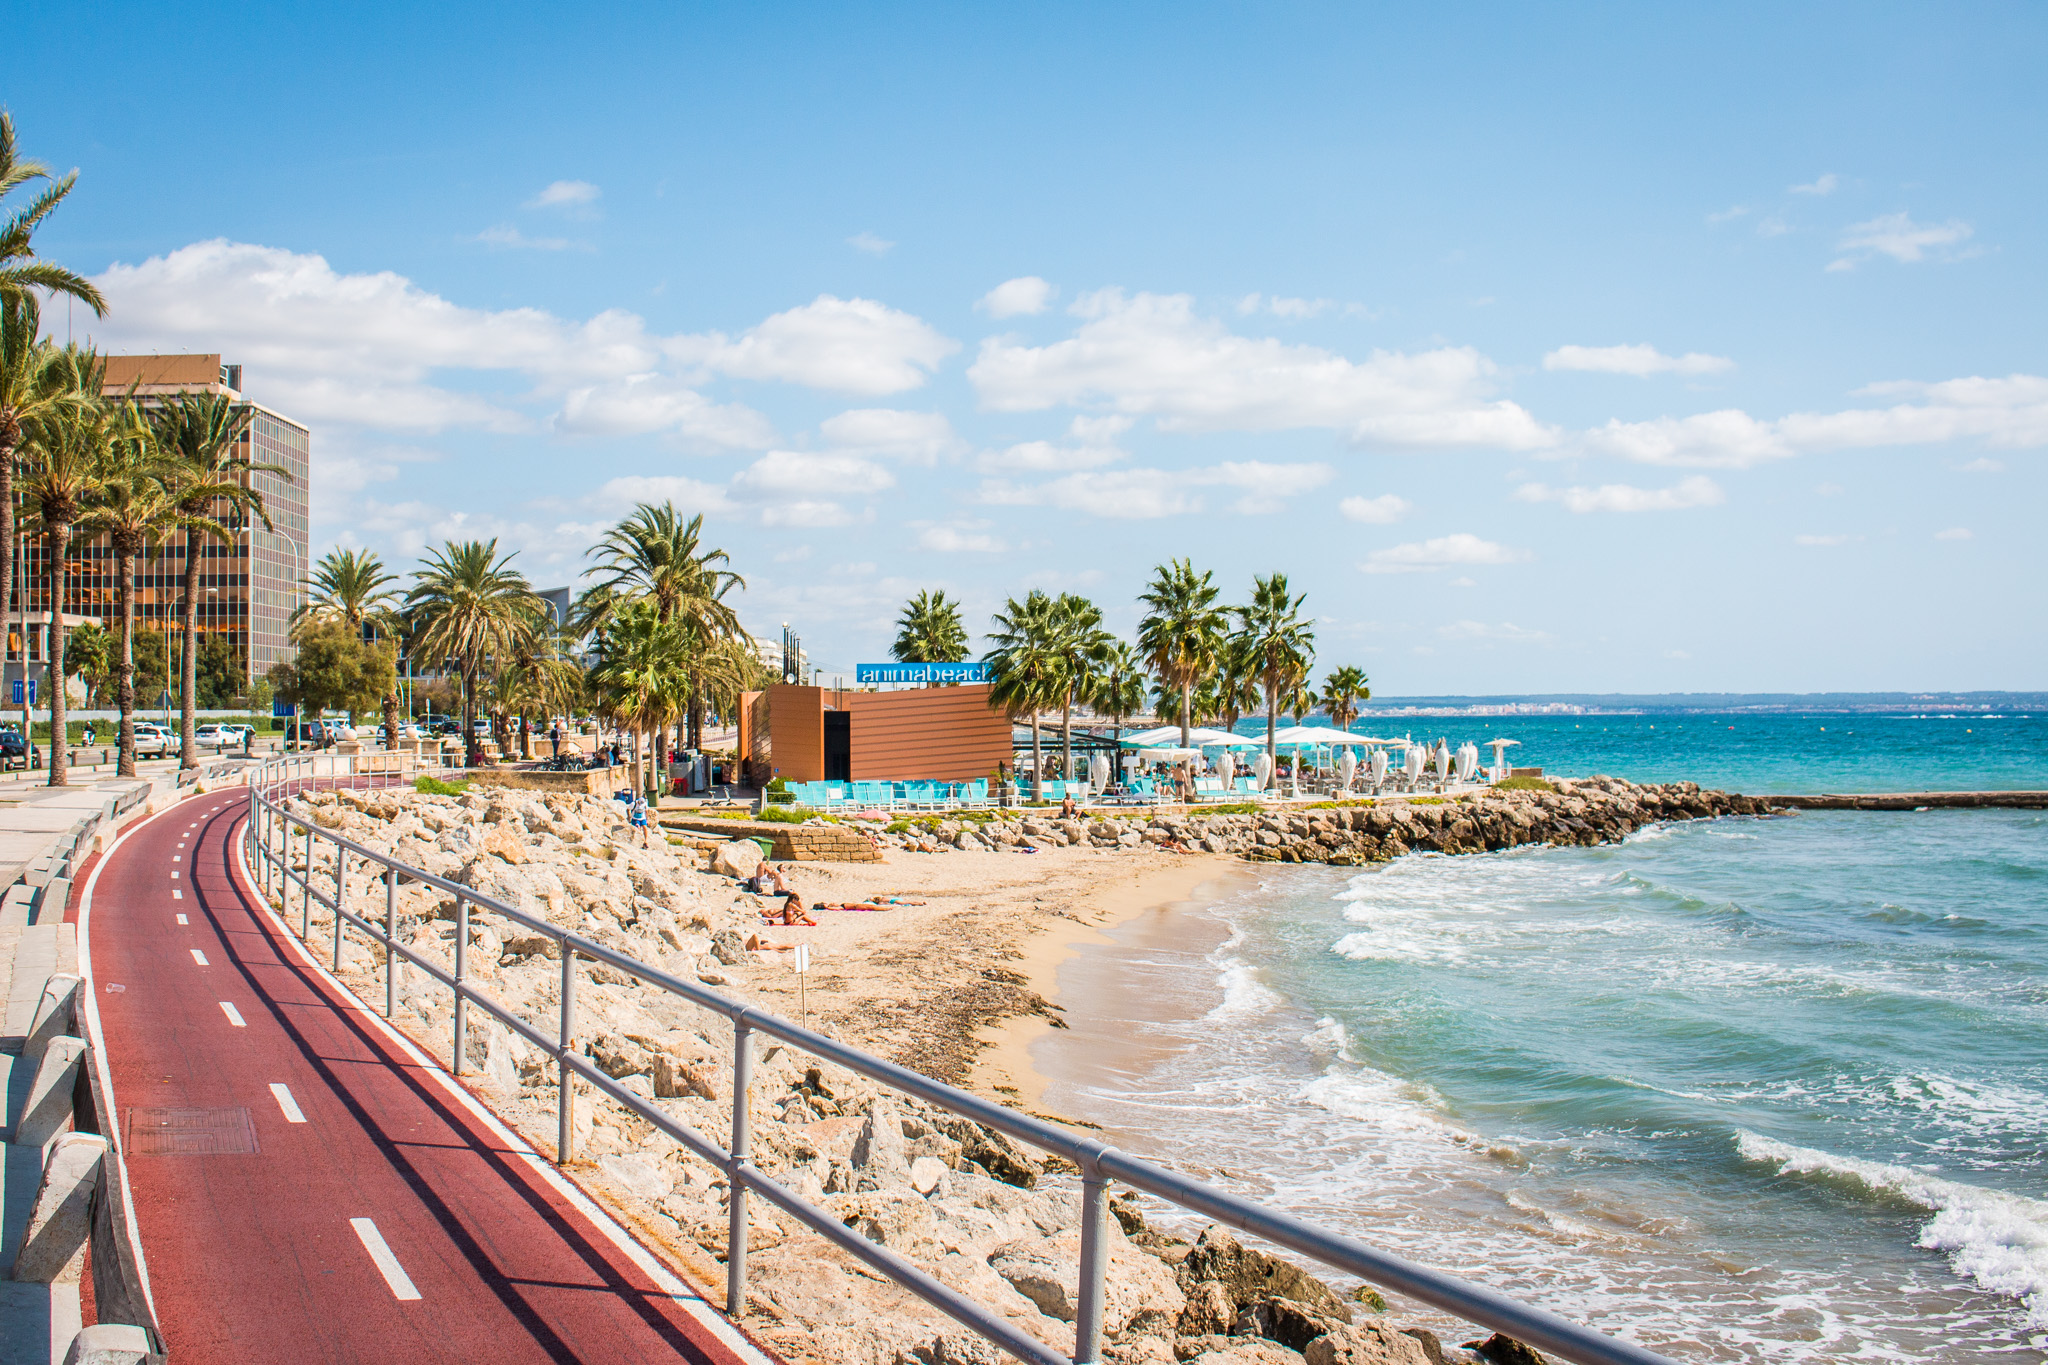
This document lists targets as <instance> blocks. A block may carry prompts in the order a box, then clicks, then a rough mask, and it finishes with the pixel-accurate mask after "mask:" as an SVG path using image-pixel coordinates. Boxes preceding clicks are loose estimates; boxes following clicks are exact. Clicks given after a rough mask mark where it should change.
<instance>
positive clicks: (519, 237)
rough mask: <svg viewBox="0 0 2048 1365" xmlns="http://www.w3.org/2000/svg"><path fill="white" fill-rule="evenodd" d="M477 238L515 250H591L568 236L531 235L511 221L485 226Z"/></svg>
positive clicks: (488, 243) (491, 244)
mask: <svg viewBox="0 0 2048 1365" xmlns="http://www.w3.org/2000/svg"><path fill="white" fill-rule="evenodd" d="M476 239H477V240H478V241H479V242H482V243H483V244H484V245H485V246H498V247H509V248H512V249H514V250H526V251H567V250H569V249H570V248H572V247H580V248H581V249H583V250H586V251H587V250H589V248H588V247H585V246H583V244H582V243H580V242H572V241H570V240H569V239H568V238H567V237H529V236H527V235H526V234H525V233H523V232H521V231H520V230H519V229H518V228H516V227H513V226H511V225H510V224H509V223H501V224H499V225H498V226H497V227H489V228H485V229H484V230H483V231H482V232H479V233H478V234H477V235H476Z"/></svg>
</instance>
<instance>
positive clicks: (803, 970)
mask: <svg viewBox="0 0 2048 1365" xmlns="http://www.w3.org/2000/svg"><path fill="white" fill-rule="evenodd" d="M790 957H791V959H792V962H791V965H793V966H794V967H795V968H796V1008H797V1021H798V1022H799V1023H801V1024H802V1025H803V1026H804V1027H805V1028H809V1027H810V1026H811V1004H810V1001H809V999H807V998H806V992H805V989H804V987H805V984H806V978H807V977H809V976H810V974H811V945H810V944H808V943H799V944H797V945H796V951H795V952H794V953H792V954H790Z"/></svg>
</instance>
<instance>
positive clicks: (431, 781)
mask: <svg viewBox="0 0 2048 1365" xmlns="http://www.w3.org/2000/svg"><path fill="white" fill-rule="evenodd" d="M412 789H413V790H414V791H416V792H418V793H419V794H420V795H421V796H460V795H462V794H463V793H464V792H466V791H468V790H469V784H468V783H467V782H443V781H442V780H441V779H440V778H438V777H428V776H427V775H426V774H425V773H421V774H420V775H419V776H418V777H415V778H414V779H413V780H412Z"/></svg>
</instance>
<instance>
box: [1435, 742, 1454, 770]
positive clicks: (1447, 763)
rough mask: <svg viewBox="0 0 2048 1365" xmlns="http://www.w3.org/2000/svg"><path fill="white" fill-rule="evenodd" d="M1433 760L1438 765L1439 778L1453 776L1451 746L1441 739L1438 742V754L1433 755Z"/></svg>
mask: <svg viewBox="0 0 2048 1365" xmlns="http://www.w3.org/2000/svg"><path fill="white" fill-rule="evenodd" d="M1431 759H1432V761H1433V762H1434V763H1435V765H1436V775H1437V776H1438V777H1439V778H1444V777H1449V776H1450V775H1451V746H1450V745H1449V744H1447V743H1446V742H1444V741H1443V740H1441V739H1440V740H1438V741H1437V742H1436V752H1435V753H1434V754H1432V755H1431Z"/></svg>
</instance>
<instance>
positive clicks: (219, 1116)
mask: <svg viewBox="0 0 2048 1365" xmlns="http://www.w3.org/2000/svg"><path fill="white" fill-rule="evenodd" d="M255 1150H256V1125H255V1124H254V1123H252V1122H251V1121H250V1119H249V1111H248V1110H247V1109H243V1108H239V1107H238V1108H234V1109H130V1110H129V1111H128V1155H130V1156H229V1155H232V1154H234V1153H237V1152H253V1151H255Z"/></svg>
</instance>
